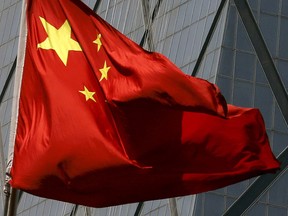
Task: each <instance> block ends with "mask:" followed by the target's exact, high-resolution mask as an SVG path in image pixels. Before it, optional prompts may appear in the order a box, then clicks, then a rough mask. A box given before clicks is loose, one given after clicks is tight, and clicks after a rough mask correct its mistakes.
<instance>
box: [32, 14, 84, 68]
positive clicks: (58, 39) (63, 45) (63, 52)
mask: <svg viewBox="0 0 288 216" xmlns="http://www.w3.org/2000/svg"><path fill="white" fill-rule="evenodd" d="M40 20H41V22H42V25H43V27H44V29H45V31H46V33H47V35H48V37H47V38H46V39H45V40H44V41H43V42H41V43H39V44H38V45H37V47H38V48H41V49H45V50H50V49H52V50H55V52H56V53H57V55H58V56H59V58H60V59H61V61H62V62H63V63H64V65H65V66H66V65H67V59H68V52H69V51H70V50H74V51H82V49H81V47H80V45H79V43H78V42H77V41H75V40H73V39H72V38H71V26H70V25H69V22H68V20H66V21H65V22H64V23H63V25H62V26H61V27H60V28H59V29H56V28H55V27H54V26H52V25H51V24H50V23H48V22H47V21H46V20H45V19H44V18H42V17H40Z"/></svg>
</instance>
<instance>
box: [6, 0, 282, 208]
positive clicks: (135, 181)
mask: <svg viewBox="0 0 288 216" xmlns="http://www.w3.org/2000/svg"><path fill="white" fill-rule="evenodd" d="M23 5H24V7H23V8H24V13H23V14H24V16H23V23H22V26H21V27H22V30H21V38H20V48H19V55H18V59H19V61H18V70H17V74H16V79H15V80H16V83H15V95H16V100H15V101H16V102H15V103H14V105H13V107H14V110H15V113H14V114H13V115H14V117H15V119H16V120H15V122H16V124H15V128H14V130H15V131H14V133H13V130H12V135H13V134H15V137H13V136H12V139H11V140H12V143H13V144H14V143H15V146H14V159H13V164H12V168H11V180H10V184H11V185H12V187H15V188H20V189H22V190H24V191H26V192H28V193H31V194H34V195H38V196H42V197H47V198H51V199H57V200H62V201H67V202H72V203H78V204H82V205H87V206H94V207H103V206H110V205H117V204H123V203H129V202H138V201H144V200H152V199H160V198H166V197H174V196H182V195H188V194H195V193H200V192H204V191H208V190H213V189H216V188H220V187H224V186H226V185H229V184H233V183H236V182H239V181H241V180H244V179H247V178H251V177H253V176H257V175H260V174H263V173H267V172H274V171H275V170H276V169H278V168H279V164H278V162H277V160H275V158H274V156H273V154H272V153H271V150H270V146H269V142H268V139H267V135H266V132H265V126H264V123H263V119H262V117H261V114H260V113H259V111H258V110H256V109H244V108H238V107H233V106H230V105H228V106H227V104H226V102H225V99H224V98H223V97H222V95H221V94H220V92H219V90H218V88H217V87H216V86H215V85H213V84H210V83H208V82H207V81H204V80H202V79H197V78H192V77H189V76H186V75H184V74H183V73H182V72H181V71H180V70H179V69H178V68H177V67H176V66H175V65H174V64H172V63H171V62H170V61H169V60H168V59H167V58H165V57H164V56H162V55H161V54H158V53H151V52H147V51H145V50H143V49H142V48H141V47H139V46H138V45H137V44H135V43H134V42H132V41H131V40H129V39H128V38H126V37H125V36H124V35H122V34H121V33H119V32H118V31H117V30H115V29H114V28H113V27H111V26H110V25H109V24H107V23H106V22H105V21H103V20H102V19H101V18H100V17H98V16H97V15H95V14H94V13H93V12H92V11H91V10H90V9H89V8H88V7H86V6H85V5H84V4H83V3H82V2H81V1H80V0H26V1H24V4H23ZM25 15H26V16H25ZM17 83H18V84H17ZM17 95H18V96H17Z"/></svg>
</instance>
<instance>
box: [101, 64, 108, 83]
mask: <svg viewBox="0 0 288 216" xmlns="http://www.w3.org/2000/svg"><path fill="white" fill-rule="evenodd" d="M109 70H110V67H107V64H106V61H105V62H104V66H103V68H102V69H100V70H99V71H100V72H101V74H102V76H101V78H100V81H101V80H102V79H104V78H105V79H106V80H107V78H108V71H109Z"/></svg>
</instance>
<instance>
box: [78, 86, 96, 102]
mask: <svg viewBox="0 0 288 216" xmlns="http://www.w3.org/2000/svg"><path fill="white" fill-rule="evenodd" d="M79 92H80V93H82V94H84V95H85V99H86V101H88V100H89V99H91V100H93V101H94V102H96V100H95V98H94V97H93V95H94V94H95V92H90V91H89V90H88V89H87V88H86V86H84V90H83V91H79Z"/></svg>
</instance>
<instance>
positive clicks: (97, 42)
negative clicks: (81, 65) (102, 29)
mask: <svg viewBox="0 0 288 216" xmlns="http://www.w3.org/2000/svg"><path fill="white" fill-rule="evenodd" d="M93 43H95V44H97V45H98V46H97V51H98V52H99V50H100V48H101V46H102V42H101V34H98V35H97V38H96V40H94V41H93Z"/></svg>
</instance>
